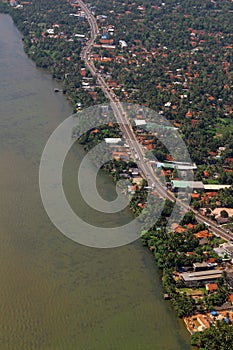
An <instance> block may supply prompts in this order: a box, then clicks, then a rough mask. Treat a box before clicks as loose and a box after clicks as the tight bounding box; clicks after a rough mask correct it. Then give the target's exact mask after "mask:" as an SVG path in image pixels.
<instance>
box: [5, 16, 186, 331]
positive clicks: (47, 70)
mask: <svg viewBox="0 0 233 350" xmlns="http://www.w3.org/2000/svg"><path fill="white" fill-rule="evenodd" d="M10 17H11V16H10ZM11 18H12V17H11ZM14 24H15V23H14ZM25 52H26V51H25ZM26 54H27V55H28V53H27V52H26ZM28 57H29V58H30V59H32V58H31V57H30V56H29V55H28ZM32 60H33V59H32ZM42 69H43V71H45V72H47V73H49V74H50V76H51V72H50V71H49V69H46V68H42ZM53 80H54V81H57V82H58V83H59V84H60V83H61V84H63V83H62V82H59V81H58V80H56V79H54V78H53ZM64 95H66V96H65V97H66V99H67V101H68V102H70V103H71V104H72V105H73V100H72V98H71V97H70V96H69V95H68V94H64ZM113 181H114V179H113ZM156 266H157V264H156ZM182 322H183V323H184V324H186V322H185V320H184V319H183V321H182ZM186 328H187V330H188V327H187V325H186Z"/></svg>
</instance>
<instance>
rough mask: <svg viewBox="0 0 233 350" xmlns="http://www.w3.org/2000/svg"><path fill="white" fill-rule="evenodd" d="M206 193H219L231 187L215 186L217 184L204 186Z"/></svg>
mask: <svg viewBox="0 0 233 350" xmlns="http://www.w3.org/2000/svg"><path fill="white" fill-rule="evenodd" d="M203 187H204V190H206V191H219V190H221V189H224V188H230V187H231V185H215V184H203Z"/></svg>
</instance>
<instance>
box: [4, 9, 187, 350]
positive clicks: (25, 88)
mask: <svg viewBox="0 0 233 350" xmlns="http://www.w3.org/2000/svg"><path fill="white" fill-rule="evenodd" d="M0 77H1V80H0V280H1V287H0V349H1V350H39V349H41V350H119V349H121V350H137V349H142V350H152V349H153V350H155V349H157V350H186V349H190V346H189V336H188V334H187V332H186V330H185V329H184V327H183V325H182V323H181V322H180V321H179V320H178V319H177V317H176V314H175V312H174V311H173V309H172V307H171V305H170V303H169V302H165V301H164V300H163V297H162V295H163V294H162V289H161V283H160V277H159V271H158V270H157V269H156V267H155V265H154V262H153V258H152V256H151V254H150V253H149V252H148V251H147V250H146V249H144V248H143V247H142V246H141V243H140V242H135V243H133V244H130V245H127V246H124V247H121V248H116V249H107V250H106V249H105V250H104V249H93V248H88V247H85V246H81V245H79V244H77V243H75V242H73V241H71V240H69V239H68V238H66V237H64V236H63V235H62V234H61V233H60V232H59V231H58V230H57V229H56V228H55V227H54V226H53V224H52V223H51V222H50V220H49V219H48V217H47V214H46V212H45V210H44V208H43V205H42V202H41V198H40V193H39V186H38V168H39V162H40V156H41V153H42V151H43V148H44V146H45V143H46V141H47V139H48V137H49V135H50V134H51V133H52V131H53V130H54V129H55V128H56V127H57V126H58V125H59V123H60V122H61V121H62V120H64V119H65V118H66V117H68V116H69V115H70V114H71V112H72V108H71V106H70V104H69V102H68V101H67V100H66V99H65V98H64V96H63V95H62V94H59V93H58V94H55V93H54V91H53V90H54V88H55V87H57V84H56V82H54V81H53V80H52V79H51V77H50V75H48V74H47V73H46V72H43V71H41V70H39V69H37V68H36V67H35V65H34V63H33V62H32V61H31V60H30V59H28V57H27V56H26V55H25V53H24V51H23V44H22V40H21V35H20V33H19V32H18V31H17V29H16V28H15V26H14V25H13V23H12V20H11V18H10V17H9V16H7V15H3V14H0ZM74 154H75V156H74ZM83 154H84V152H83V150H82V148H81V147H80V146H77V147H76V149H75V152H73V153H72V155H70V156H69V157H70V162H68V165H67V168H66V171H65V175H64V177H65V178H66V181H65V182H66V184H67V194H70V195H71V196H73V198H71V202H72V201H73V202H76V204H78V206H79V207H80V206H82V205H83V204H82V203H83V202H82V201H81V198H80V194H79V193H78V192H77V193H76V192H75V193H73V192H74V191H73V185H74V182H75V176H74V175H73V173H74V169H75V167H76V166H78V164H79V162H80V159H81V156H82V155H83ZM88 171H90V172H91V171H93V168H92V165H91V164H90V166H89V169H88ZM98 181H99V185H100V186H101V188H102V191H103V195H104V196H105V197H106V198H109V199H111V198H112V196H113V197H114V186H113V183H112V181H111V179H110V178H109V176H108V175H106V174H104V173H101V174H100V176H99V177H98ZM85 210H88V209H85ZM86 214H87V215H88V212H87V213H86ZM90 215H91V216H92V220H96V221H98V220H100V218H98V217H96V218H95V216H94V217H93V215H94V214H93V213H91V214H90ZM125 216H126V217H127V219H128V220H130V218H131V214H130V212H126V213H125ZM120 219H121V218H120V217H119V218H117V219H116V220H120ZM77 229H78V228H77Z"/></svg>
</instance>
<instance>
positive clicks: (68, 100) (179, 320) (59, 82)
mask: <svg viewBox="0 0 233 350" xmlns="http://www.w3.org/2000/svg"><path fill="white" fill-rule="evenodd" d="M0 13H2V14H5V15H8V16H9V17H10V18H11V20H12V21H13V24H14V26H15V27H16V28H17V30H18V31H19V33H20V34H21V40H22V41H23V48H24V52H25V53H26V55H27V57H28V58H29V59H30V60H32V62H33V63H34V64H36V62H35V60H34V59H33V58H32V57H31V56H30V55H29V54H28V52H27V50H25V45H24V44H25V43H24V38H25V35H23V33H22V32H21V31H20V29H19V27H18V26H17V24H16V23H15V21H14V18H13V17H12V16H11V14H10V13H9V12H0ZM36 68H37V69H39V70H41V71H42V72H44V73H46V74H48V75H49V76H50V77H51V78H52V80H53V81H55V82H56V83H58V84H59V85H61V86H62V87H63V88H64V82H62V81H59V80H57V79H56V78H54V77H53V76H52V73H51V72H50V70H49V68H43V67H38V66H37V65H36ZM54 92H55V93H57V91H54ZM61 92H62V93H63V95H64V97H65V98H66V100H67V102H69V103H70V104H71V106H73V107H74V101H73V99H72V97H71V96H69V94H67V93H64V92H63V91H62V90H59V93H61ZM88 107H90V106H88ZM85 152H86V151H85ZM104 171H105V172H106V174H108V175H109V176H111V179H112V181H113V182H114V183H116V181H115V180H114V177H113V176H112V174H111V173H110V172H109V171H107V170H106V169H104ZM130 210H131V212H132V213H133V214H134V212H133V210H132V208H130ZM140 245H141V247H142V248H143V243H142V240H141V238H140ZM147 251H148V253H149V254H150V256H153V254H152V251H151V249H150V248H149V247H147ZM154 264H155V266H156V268H157V269H158V271H159V275H160V284H161V286H162V288H163V284H162V274H163V270H161V269H160V268H159V267H158V266H157V264H156V262H155V263H154ZM163 291H164V288H163ZM170 305H171V307H172V310H173V312H174V314H176V311H175V310H174V307H173V305H172V303H170ZM176 315H177V314H176ZM177 319H178V323H179V324H180V327H181V328H182V329H183V330H185V332H186V331H187V332H188V328H187V327H186V323H185V321H184V319H181V318H179V317H178V318H177ZM191 348H193V347H191ZM195 348H196V347H195Z"/></svg>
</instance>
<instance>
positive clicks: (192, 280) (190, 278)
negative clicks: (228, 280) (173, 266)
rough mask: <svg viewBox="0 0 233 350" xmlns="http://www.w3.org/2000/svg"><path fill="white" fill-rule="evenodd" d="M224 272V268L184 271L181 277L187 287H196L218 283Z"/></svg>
mask: <svg viewBox="0 0 233 350" xmlns="http://www.w3.org/2000/svg"><path fill="white" fill-rule="evenodd" d="M222 272H223V271H222V270H208V271H198V272H183V273H182V274H181V279H182V280H183V282H184V283H185V285H186V286H187V287H195V286H198V285H204V284H207V283H216V282H217V280H218V279H219V278H221V277H222Z"/></svg>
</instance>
